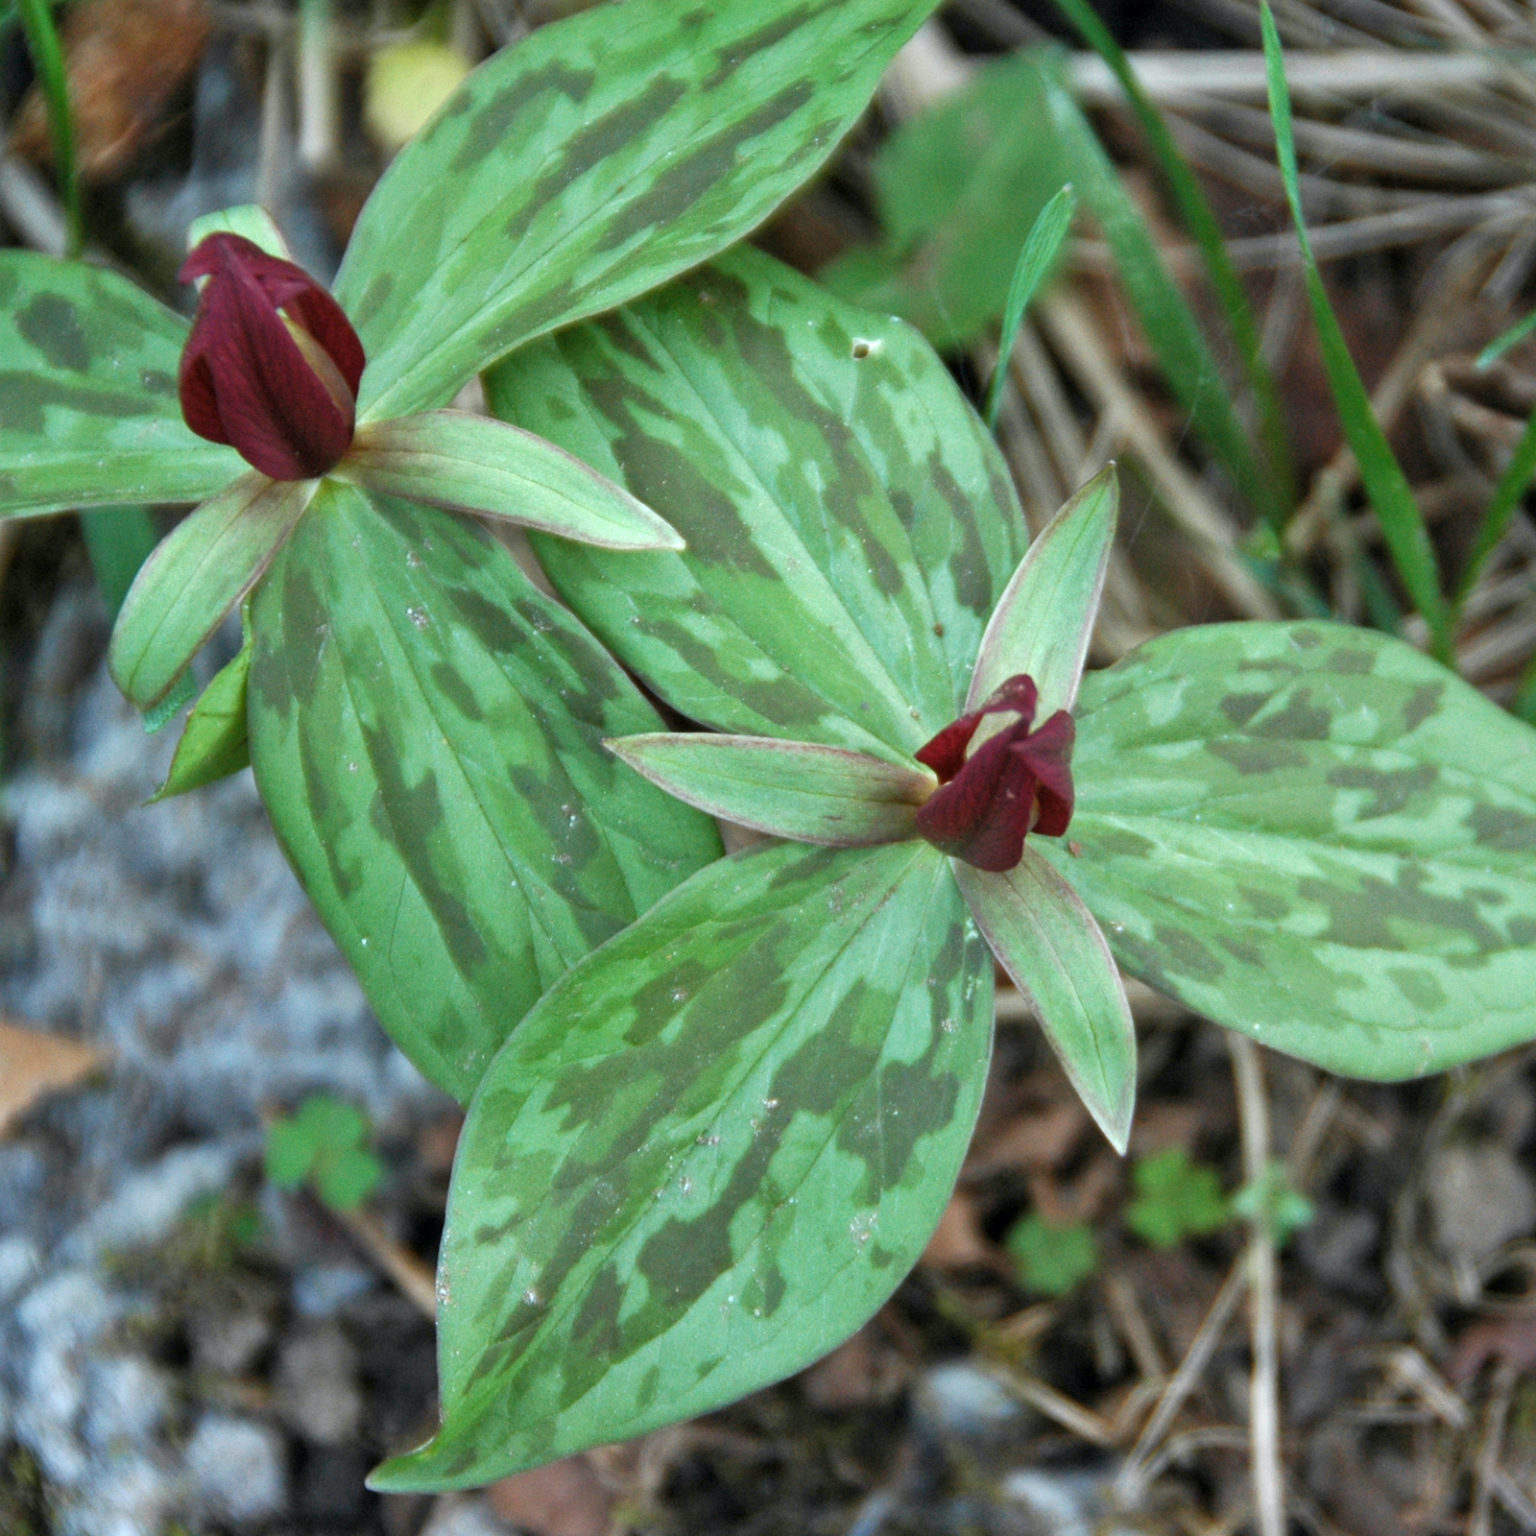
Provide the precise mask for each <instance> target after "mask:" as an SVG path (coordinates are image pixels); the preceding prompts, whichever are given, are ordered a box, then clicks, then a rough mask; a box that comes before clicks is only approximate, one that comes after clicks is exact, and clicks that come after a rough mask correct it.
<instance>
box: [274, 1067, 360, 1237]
mask: <svg viewBox="0 0 1536 1536" xmlns="http://www.w3.org/2000/svg"><path fill="white" fill-rule="evenodd" d="M371 1130H372V1127H371V1126H370V1125H369V1124H368V1117H367V1116H366V1115H364V1114H363V1112H362V1111H361V1110H359V1109H356V1108H354V1107H353V1106H352V1105H351V1104H347V1103H345V1102H343V1101H342V1100H341V1099H333V1098H332V1097H331V1096H330V1095H329V1094H325V1093H312V1094H311V1095H310V1096H309V1097H308V1098H307V1099H305V1100H304V1102H303V1103H302V1104H301V1105H300V1106H299V1108H298V1112H297V1113H296V1114H293V1115H290V1116H284V1117H281V1118H279V1119H277V1120H274V1121H273V1122H272V1123H271V1124H270V1125H269V1126H268V1127H267V1153H266V1170H267V1178H268V1179H269V1180H270V1181H271V1182H272V1183H273V1184H275V1185H276V1186H277V1188H279V1189H297V1188H298V1187H299V1186H300V1185H301V1184H303V1183H304V1182H305V1181H306V1180H307V1181H308V1182H309V1183H310V1184H312V1185H313V1186H314V1190H315V1193H316V1194H317V1195H319V1197H320V1198H321V1199H322V1200H323V1201H324V1202H325V1203H326V1204H327V1205H328V1206H330V1208H331V1209H332V1210H333V1211H355V1210H356V1209H357V1208H358V1206H360V1205H362V1204H363V1203H364V1202H365V1201H366V1200H367V1199H368V1197H369V1196H370V1195H371V1194H372V1193H373V1192H374V1190H376V1189H377V1188H378V1187H379V1182H380V1180H381V1179H382V1178H383V1177H384V1165H383V1164H382V1163H381V1162H380V1161H379V1160H378V1158H377V1157H375V1156H374V1154H373V1153H372V1152H371V1151H370V1150H369V1148H368V1145H367V1143H368V1140H369V1136H370V1134H371Z"/></svg>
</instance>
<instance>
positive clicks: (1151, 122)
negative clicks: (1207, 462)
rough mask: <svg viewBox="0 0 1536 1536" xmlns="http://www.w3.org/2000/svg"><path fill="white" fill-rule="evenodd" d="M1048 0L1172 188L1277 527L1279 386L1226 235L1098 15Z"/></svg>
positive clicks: (1282, 433)
mask: <svg viewBox="0 0 1536 1536" xmlns="http://www.w3.org/2000/svg"><path fill="white" fill-rule="evenodd" d="M1055 4H1056V8H1057V9H1058V10H1059V11H1061V12H1062V14H1063V15H1064V16H1066V18H1067V20H1068V21H1070V22H1071V23H1072V25H1073V26H1074V27H1075V28H1076V29H1077V32H1078V35H1079V36H1080V37H1081V38H1082V39H1083V41H1084V42H1085V43H1087V44H1088V46H1089V47H1090V48H1092V49H1093V50H1094V52H1095V53H1097V54H1098V55H1099V57H1100V58H1101V59H1103V60H1104V62H1105V64H1107V65H1108V66H1109V69H1110V72H1111V73H1112V74H1113V75H1114V77H1115V79H1116V80H1118V81H1119V82H1120V88H1121V89H1122V90H1123V91H1124V92H1125V95H1126V100H1127V101H1128V102H1129V103H1130V106H1131V110H1132V111H1133V112H1134V113H1135V114H1136V120H1137V122H1138V123H1140V125H1141V131H1142V133H1143V134H1144V135H1145V136H1146V140H1147V145H1148V147H1149V148H1150V149H1151V151H1152V154H1153V157H1154V158H1155V159H1156V161H1157V164H1158V168H1159V169H1160V170H1161V171H1162V173H1163V176H1164V178H1165V179H1166V180H1167V182H1168V187H1169V190H1170V191H1171V192H1172V193H1173V199H1174V202H1175V204H1176V205H1177V206H1178V210H1179V216H1180V217H1181V218H1182V220H1183V221H1184V227H1185V228H1186V229H1187V230H1188V231H1189V234H1190V237H1191V238H1192V239H1193V240H1194V242H1195V244H1196V246H1197V247H1198V248H1199V250H1200V255H1201V258H1202V260H1203V261H1204V263H1205V271H1206V276H1207V277H1208V278H1209V280H1210V284H1211V288H1212V290H1213V291H1214V292H1215V294H1216V298H1217V301H1218V302H1219V303H1220V305H1221V309H1222V313H1223V314H1224V315H1225V317H1226V321H1227V328H1228V329H1229V330H1230V331H1231V333H1232V339H1233V341H1234V342H1235V343H1236V344H1237V350H1238V353H1239V354H1240V356H1241V357H1242V362H1243V370H1244V373H1245V374H1246V376H1247V379H1248V387H1249V388H1250V389H1252V391H1253V395H1254V400H1255V402H1256V403H1257V405H1258V410H1259V435H1260V438H1261V440H1262V442H1263V445H1264V451H1265V454H1266V455H1267V456H1268V459H1269V463H1270V468H1271V469H1272V470H1273V471H1274V491H1273V495H1272V496H1271V498H1270V500H1269V501H1268V503H1267V504H1266V505H1265V507H1264V508H1263V511H1264V514H1265V517H1266V518H1267V519H1268V521H1269V522H1270V524H1271V525H1272V526H1273V527H1275V528H1280V527H1282V526H1283V525H1284V523H1285V522H1286V521H1287V520H1288V519H1289V517H1290V514H1291V511H1292V509H1293V507H1294V505H1295V492H1296V475H1295V468H1294V466H1293V464H1292V462H1291V448H1290V438H1289V434H1288V433H1287V432H1286V428H1285V415H1284V412H1283V411H1282V410H1281V407H1280V390H1279V387H1278V386H1277V384H1276V383H1275V376H1274V373H1273V371H1272V370H1271V369H1270V367H1269V364H1268V363H1267V362H1265V360H1264V352H1263V347H1262V345H1261V342H1260V338H1259V326H1258V322H1257V320H1256V319H1255V318H1254V314H1253V306H1252V305H1251V304H1249V302H1248V295H1247V294H1246V293H1245V292H1244V291H1243V284H1242V279H1241V278H1239V277H1238V275H1237V268H1236V267H1235V266H1233V264H1232V258H1231V257H1230V256H1229V255H1228V254H1227V246H1226V241H1225V239H1224V238H1223V236H1222V232H1221V225H1220V223H1219V222H1218V221H1217V218H1216V213H1215V210H1214V209H1212V207H1211V204H1210V199H1209V198H1207V197H1206V195H1205V192H1204V189H1203V188H1202V187H1201V185H1200V180H1199V178H1198V177H1197V176H1196V175H1195V173H1194V170H1193V169H1192V168H1191V166H1190V164H1189V161H1188V160H1186V159H1185V158H1184V153H1183V151H1182V150H1180V148H1179V145H1178V141H1177V140H1176V139H1175V138H1174V136H1173V133H1172V131H1171V130H1170V129H1169V127H1168V122H1167V119H1166V118H1164V116H1163V114H1162V113H1161V112H1159V111H1158V109H1157V104H1156V102H1154V101H1153V100H1152V98H1151V97H1150V96H1149V95H1148V94H1147V93H1146V91H1145V90H1144V89H1143V87H1142V84H1141V81H1139V80H1138V79H1137V78H1136V73H1135V71H1134V70H1133V69H1132V68H1131V64H1130V60H1129V59H1127V58H1126V56H1125V51H1124V50H1123V49H1122V48H1121V47H1120V45H1119V43H1117V42H1116V41H1115V39H1114V37H1113V36H1112V35H1111V33H1110V31H1109V28H1108V27H1106V26H1105V25H1104V23H1103V22H1102V21H1101V20H1100V19H1099V16H1098V15H1097V13H1096V12H1095V11H1094V10H1093V9H1092V7H1091V6H1090V5H1089V4H1088V3H1087V0H1055Z"/></svg>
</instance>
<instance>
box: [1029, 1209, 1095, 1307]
mask: <svg viewBox="0 0 1536 1536" xmlns="http://www.w3.org/2000/svg"><path fill="white" fill-rule="evenodd" d="M1007 1248H1008V1252H1009V1254H1010V1256H1011V1257H1012V1259H1013V1263H1014V1268H1015V1269H1016V1270H1017V1272H1018V1276H1019V1281H1020V1283H1021V1284H1022V1285H1023V1286H1024V1288H1025V1289H1026V1290H1029V1291H1039V1292H1040V1293H1041V1295H1043V1296H1067V1295H1070V1294H1071V1293H1072V1292H1073V1291H1075V1290H1076V1289H1077V1288H1078V1286H1080V1285H1081V1284H1082V1283H1083V1281H1084V1280H1086V1279H1088V1278H1089V1276H1091V1275H1092V1274H1093V1272H1094V1271H1095V1270H1096V1269H1097V1268H1098V1267H1099V1244H1098V1240H1097V1239H1096V1238H1095V1237H1094V1235H1093V1228H1092V1227H1091V1226H1090V1225H1089V1224H1088V1223H1087V1222H1086V1221H1064V1222H1055V1221H1048V1220H1047V1219H1046V1218H1045V1217H1044V1216H1042V1215H1041V1214H1040V1213H1039V1212H1038V1211H1031V1212H1030V1213H1029V1215H1027V1216H1025V1217H1024V1218H1023V1219H1022V1220H1021V1221H1017V1222H1015V1223H1014V1225H1013V1227H1012V1228H1011V1229H1010V1230H1009V1233H1008V1238H1007Z"/></svg>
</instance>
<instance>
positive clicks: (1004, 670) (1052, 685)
mask: <svg viewBox="0 0 1536 1536" xmlns="http://www.w3.org/2000/svg"><path fill="white" fill-rule="evenodd" d="M1119 511H1120V484H1119V481H1118V480H1117V479H1116V477H1115V470H1114V466H1113V465H1111V466H1109V467H1108V468H1107V469H1102V470H1100V471H1099V473H1098V474H1096V475H1095V476H1094V477H1093V479H1092V480H1090V481H1089V482H1088V484H1087V485H1085V486H1084V487H1083V488H1082V490H1080V491H1079V492H1078V493H1077V495H1075V496H1074V497H1073V498H1072V499H1071V500H1070V501H1069V502H1068V503H1067V504H1066V505H1065V506H1064V507H1063V508H1062V509H1061V511H1059V512H1058V513H1057V514H1056V516H1055V517H1053V518H1052V519H1051V521H1050V522H1049V523H1048V524H1047V525H1046V528H1045V531H1044V532H1043V533H1042V534H1041V535H1040V537H1039V538H1038V539H1036V540H1035V542H1034V543H1033V544H1031V545H1030V546H1029V553H1028V554H1026V555H1025V556H1024V559H1023V561H1022V563H1021V564H1020V566H1019V569H1018V571H1017V572H1016V573H1015V575H1014V578H1013V580H1012V581H1010V582H1009V583H1008V590H1007V591H1006V592H1004V593H1003V595H1002V598H1001V599H1000V600H999V602H998V605H997V611H996V612H995V613H994V614H993V615H992V622H991V623H990V624H988V625H987V633H986V635H985V637H984V638H983V639H982V642H981V651H980V653H979V654H978V655H977V657H976V670H975V672H974V673H973V674H972V677H971V689H970V692H969V693H968V694H967V695H966V701H965V707H966V708H967V709H968V710H970V709H978V708H980V707H981V705H982V704H983V703H984V702H985V701H986V700H987V699H988V698H989V697H990V696H991V695H992V694H993V693H994V692H996V690H997V689H998V688H999V687H1001V686H1002V684H1004V683H1005V682H1007V681H1008V679H1009V678H1010V677H1014V676H1016V675H1017V674H1018V673H1020V672H1024V673H1027V674H1028V675H1029V676H1030V677H1032V678H1034V680H1035V686H1036V687H1037V688H1039V690H1040V699H1039V705H1038V709H1037V711H1036V712H1037V714H1038V716H1039V718H1040V719H1041V720H1046V719H1049V718H1050V716H1051V715H1053V714H1054V713H1055V712H1056V711H1057V710H1058V709H1071V708H1072V705H1073V702H1074V701H1075V700H1076V698H1077V689H1078V684H1079V682H1080V681H1081V679H1082V675H1083V663H1084V662H1085V661H1086V660H1087V659H1088V643H1089V641H1090V640H1091V639H1092V638H1093V621H1094V619H1095V618H1096V617H1097V615H1098V611H1099V597H1100V594H1101V593H1102V592H1103V591H1104V573H1105V572H1106V571H1107V570H1108V569H1109V552H1110V548H1111V546H1112V545H1113V543H1114V538H1115V519H1116V517H1117V516H1118V515H1119Z"/></svg>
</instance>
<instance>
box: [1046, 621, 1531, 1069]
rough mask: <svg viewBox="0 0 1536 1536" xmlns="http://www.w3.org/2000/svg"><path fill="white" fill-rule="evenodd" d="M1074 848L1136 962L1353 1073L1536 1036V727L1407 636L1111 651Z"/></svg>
mask: <svg viewBox="0 0 1536 1536" xmlns="http://www.w3.org/2000/svg"><path fill="white" fill-rule="evenodd" d="M1072 769H1073V776H1074V779H1075V781H1076V787H1077V809H1076V813H1075V815H1074V816H1073V820H1072V829H1071V838H1072V844H1071V851H1068V849H1067V848H1066V847H1064V846H1063V845H1062V844H1061V843H1060V842H1059V841H1057V840H1055V839H1050V838H1046V839H1040V840H1038V841H1037V842H1036V843H1032V844H1031V846H1032V847H1036V846H1037V847H1038V849H1039V852H1040V853H1041V855H1042V856H1043V857H1045V858H1047V859H1049V860H1050V861H1051V862H1052V863H1053V864H1054V865H1055V866H1056V868H1057V870H1058V871H1059V872H1060V873H1062V874H1063V875H1064V876H1065V877H1066V879H1067V880H1069V881H1070V882H1071V884H1072V887H1073V889H1075V890H1076V891H1077V892H1078V894H1079V895H1080V896H1081V897H1082V898H1083V900H1084V902H1085V903H1086V904H1087V905H1088V907H1089V908H1090V910H1091V911H1092V912H1093V914H1094V916H1095V917H1096V918H1097V919H1098V920H1099V923H1100V924H1101V926H1102V927H1103V929H1104V932H1105V936H1106V937H1107V938H1108V940H1109V942H1110V946H1111V948H1112V949H1113V950H1114V952H1115V957H1116V959H1118V960H1119V962H1120V964H1121V965H1122V966H1123V967H1124V968H1125V969H1126V970H1127V971H1129V972H1130V973H1131V974H1132V975H1134V976H1138V977H1140V978H1141V979H1142V980H1144V981H1146V982H1147V983H1148V984H1150V985H1151V986H1154V987H1156V988H1158V989H1159V990H1160V991H1163V992H1166V993H1168V994H1169V995H1170V996H1173V997H1176V998H1178V999H1179V1000H1180V1001H1182V1002H1184V1003H1187V1004H1188V1005H1189V1006H1190V1007H1191V1008H1193V1009H1195V1010H1196V1011H1197V1012H1200V1013H1204V1014H1206V1015H1208V1016H1209V1017H1211V1018H1213V1019H1215V1020H1216V1021H1217V1022H1218V1023H1221V1024H1224V1025H1227V1026H1228V1027H1230V1028H1234V1029H1240V1030H1242V1031H1243V1032H1245V1033H1247V1034H1251V1035H1252V1036H1253V1037H1254V1038H1255V1039H1258V1040H1260V1041H1262V1042H1263V1043H1264V1044H1266V1045H1271V1046H1273V1047H1275V1049H1277V1050H1280V1051H1284V1052H1286V1053H1287V1054H1290V1055H1293V1056H1300V1057H1302V1058H1304V1059H1305V1060H1307V1061H1311V1062H1313V1063H1315V1064H1316V1065H1318V1066H1321V1067H1325V1068H1327V1069H1329V1070H1331V1071H1335V1072H1342V1073H1346V1074H1349V1075H1352V1076H1357V1077H1371V1078H1378V1079H1394V1078H1403V1077H1414V1076H1419V1075H1421V1074H1424V1073H1428V1072H1437V1071H1441V1070H1443V1069H1444V1068H1446V1067H1450V1066H1454V1065H1456V1064H1458V1063H1461V1062H1466V1061H1472V1060H1475V1059H1477V1058H1479V1057H1482V1056H1487V1055H1491V1054H1492V1053H1493V1052H1495V1051H1500V1050H1503V1049H1505V1048H1506V1047H1508V1046H1511V1045H1515V1044H1518V1043H1520V1042H1522V1041H1526V1040H1530V1039H1532V1038H1533V1037H1536V732H1533V731H1532V730H1531V728H1530V727H1529V726H1527V725H1525V724H1524V723H1523V722H1521V721H1519V720H1516V719H1514V718H1512V717H1511V716H1510V715H1508V714H1506V713H1505V712H1504V711H1503V710H1501V709H1499V708H1497V707H1496V706H1495V705H1494V704H1492V703H1490V702H1489V701H1488V700H1487V699H1485V698H1483V697H1482V696H1481V695H1480V694H1478V693H1477V692H1476V691H1475V690H1474V689H1472V688H1470V687H1468V686H1467V685H1466V684H1465V683H1463V682H1461V681H1460V680H1459V679H1457V678H1455V677H1453V676H1452V675H1451V674H1450V673H1448V672H1446V671H1445V670H1444V669H1443V668H1442V667H1440V666H1438V665H1437V664H1436V663H1434V662H1432V661H1430V660H1429V659H1428V658H1426V657H1424V656H1422V655H1420V654H1419V653H1418V652H1416V651H1414V650H1411V649H1410V648H1409V647H1408V646H1406V645H1403V644H1402V643H1401V642H1399V641H1394V640H1390V639H1387V638H1386V637H1384V636H1381V635H1379V634H1375V633H1372V632H1370V631H1366V630H1360V629H1351V628H1348V627H1346V626H1344V625H1335V624H1325V623H1305V624H1220V625H1209V626H1205V627H1203V628H1199V629H1186V630H1180V631H1178V632H1177V633H1175V634H1171V635H1167V636H1164V637H1163V638H1161V639H1159V640H1155V641H1152V642H1150V643H1149V644H1147V645H1145V646H1142V647H1141V648H1140V649H1138V650H1137V651H1134V652H1133V653H1132V654H1131V655H1130V656H1128V657H1127V658H1126V659H1125V660H1124V661H1122V662H1120V663H1119V664H1118V665H1116V666H1114V667H1111V668H1109V669H1108V670H1107V671H1104V672H1093V673H1089V674H1088V676H1087V677H1086V678H1084V680H1083V688H1082V692H1081V694H1080V696H1079V699H1078V710H1077V746H1076V750H1075V752H1074V755H1073V763H1072Z"/></svg>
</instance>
